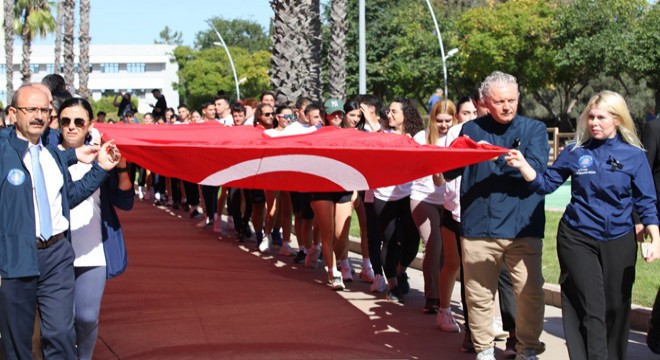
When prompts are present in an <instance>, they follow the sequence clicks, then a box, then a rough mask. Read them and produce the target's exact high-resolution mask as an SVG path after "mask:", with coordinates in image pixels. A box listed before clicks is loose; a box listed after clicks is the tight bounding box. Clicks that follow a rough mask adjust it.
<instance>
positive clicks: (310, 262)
mask: <svg viewBox="0 0 660 360" xmlns="http://www.w3.org/2000/svg"><path fill="white" fill-rule="evenodd" d="M320 253H321V249H320V248H319V247H318V246H312V248H311V249H310V250H309V251H308V252H307V256H306V257H305V266H306V267H308V268H316V263H317V262H318V260H319V255H320Z"/></svg>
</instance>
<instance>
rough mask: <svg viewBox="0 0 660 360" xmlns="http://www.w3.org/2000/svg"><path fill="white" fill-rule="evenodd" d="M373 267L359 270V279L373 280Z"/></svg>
mask: <svg viewBox="0 0 660 360" xmlns="http://www.w3.org/2000/svg"><path fill="white" fill-rule="evenodd" d="M374 276H375V275H374V269H372V268H370V267H369V268H362V271H360V279H362V280H364V281H366V282H370V283H372V282H374Z"/></svg>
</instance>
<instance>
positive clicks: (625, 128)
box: [575, 90, 644, 149]
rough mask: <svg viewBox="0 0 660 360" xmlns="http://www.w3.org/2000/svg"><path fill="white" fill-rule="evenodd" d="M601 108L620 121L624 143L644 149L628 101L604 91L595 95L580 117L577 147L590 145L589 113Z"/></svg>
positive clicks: (614, 93) (616, 94) (619, 127)
mask: <svg viewBox="0 0 660 360" xmlns="http://www.w3.org/2000/svg"><path fill="white" fill-rule="evenodd" d="M595 107H597V108H599V109H601V110H603V111H607V112H608V113H610V115H612V116H613V117H614V118H615V119H617V120H619V125H618V126H617V131H618V132H619V134H621V138H622V139H623V141H625V142H627V143H628V144H630V145H632V146H634V147H637V148H640V149H643V148H644V147H643V146H642V143H641V142H640V141H639V137H638V136H637V130H635V123H634V122H633V119H632V116H630V111H628V105H626V100H625V99H624V98H623V97H622V96H621V95H619V93H616V92H614V91H609V90H603V91H601V92H599V93H598V94H596V95H594V96H593V97H592V98H591V99H590V100H589V103H588V104H587V106H586V107H585V109H584V111H582V114H581V115H580V119H579V120H578V123H577V129H576V130H575V147H576V148H577V147H581V146H584V145H585V144H586V143H588V142H589V141H590V140H591V139H592V137H591V132H590V131H589V129H587V121H588V120H589V111H591V109H593V108H595Z"/></svg>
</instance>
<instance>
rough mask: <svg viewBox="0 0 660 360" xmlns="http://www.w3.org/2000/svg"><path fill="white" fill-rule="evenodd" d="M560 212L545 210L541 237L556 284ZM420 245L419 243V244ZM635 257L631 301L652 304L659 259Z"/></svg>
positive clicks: (354, 227)
mask: <svg viewBox="0 0 660 360" xmlns="http://www.w3.org/2000/svg"><path fill="white" fill-rule="evenodd" d="M562 214H563V213H562V212H557V211H546V212H545V216H546V221H545V239H543V277H544V278H545V281H546V282H547V283H552V284H557V282H558V281H559V260H558V259H557V226H558V225H559V219H560V218H561V216H562ZM351 235H352V236H354V237H357V238H359V237H360V228H359V226H358V222H357V216H356V215H355V213H353V220H352V221H351ZM420 246H421V245H420ZM637 253H638V255H637V256H638V258H637V266H636V277H635V285H634V286H633V303H634V304H638V305H642V306H648V307H651V306H653V301H654V300H655V295H656V293H657V291H658V285H660V281H658V275H657V274H658V273H660V260H659V261H654V262H653V263H650V264H647V263H646V262H645V261H644V260H643V259H642V258H641V256H640V255H639V251H638V252H637Z"/></svg>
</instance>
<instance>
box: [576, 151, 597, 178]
mask: <svg viewBox="0 0 660 360" xmlns="http://www.w3.org/2000/svg"><path fill="white" fill-rule="evenodd" d="M593 163H594V158H593V157H592V156H591V155H582V156H580V158H579V159H578V165H579V168H578V169H577V171H575V175H587V174H595V173H596V172H595V171H593V170H589V167H590V166H591V165H593Z"/></svg>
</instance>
